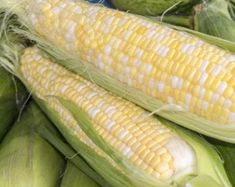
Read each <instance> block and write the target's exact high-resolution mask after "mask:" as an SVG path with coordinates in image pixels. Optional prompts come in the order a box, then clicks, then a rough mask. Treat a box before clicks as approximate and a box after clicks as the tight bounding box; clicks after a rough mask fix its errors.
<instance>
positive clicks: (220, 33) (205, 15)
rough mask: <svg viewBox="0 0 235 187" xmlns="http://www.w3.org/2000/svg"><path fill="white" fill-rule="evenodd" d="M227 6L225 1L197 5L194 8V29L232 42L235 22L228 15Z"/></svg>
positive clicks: (234, 38)
mask: <svg viewBox="0 0 235 187" xmlns="http://www.w3.org/2000/svg"><path fill="white" fill-rule="evenodd" d="M228 6H229V4H228V1H225V0H214V1H211V2H209V3H203V4H200V5H197V6H196V7H195V8H194V10H195V16H194V29H195V30H197V31H199V32H203V33H206V34H209V35H213V36H216V37H219V38H223V39H226V40H229V41H232V42H234V41H235V32H234V31H235V22H234V21H233V20H232V18H231V16H230V14H229V9H228Z"/></svg>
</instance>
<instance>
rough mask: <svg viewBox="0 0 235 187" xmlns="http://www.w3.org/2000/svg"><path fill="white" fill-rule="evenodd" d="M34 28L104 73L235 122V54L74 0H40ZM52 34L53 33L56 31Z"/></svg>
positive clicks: (33, 7) (33, 8)
mask: <svg viewBox="0 0 235 187" xmlns="http://www.w3.org/2000/svg"><path fill="white" fill-rule="evenodd" d="M32 2H33V3H32V4H29V6H28V9H27V10H28V14H29V16H30V21H31V24H32V25H33V27H34V29H35V30H36V31H37V32H38V33H39V34H40V35H43V36H44V37H45V38H46V39H47V40H49V41H50V42H52V43H53V44H54V45H56V46H60V47H61V48H62V49H64V50H66V51H69V52H70V53H73V54H75V55H77V56H78V57H80V58H81V59H82V61H83V62H84V63H90V64H93V65H95V66H96V67H97V68H99V69H100V70H101V71H103V72H104V73H106V74H108V75H109V76H112V77H114V78H116V79H118V80H119V81H121V82H124V83H126V84H127V85H129V86H132V87H134V88H137V89H139V90H141V91H144V92H145V93H146V94H148V95H151V96H153V97H155V98H157V99H159V100H161V101H163V102H164V103H166V104H175V105H180V106H182V108H184V109H185V111H188V112H192V113H194V114H197V115H198V116H201V117H204V118H206V119H208V120H211V121H214V122H217V123H218V124H231V125H232V124H234V123H235V94H234V85H235V78H234V76H233V75H234V72H235V63H234V62H235V56H234V55H232V54H231V53H229V52H227V51H224V50H221V49H219V48H218V47H215V46H212V45H210V44H207V43H205V42H203V41H202V40H199V39H197V38H194V37H191V36H190V35H188V34H186V33H183V32H178V31H174V30H172V29H170V28H167V27H165V26H162V25H159V24H158V23H152V22H149V21H147V20H145V19H141V18H139V17H136V16H134V15H131V14H128V15H127V14H126V13H124V12H120V11H116V10H111V9H107V8H104V7H101V6H96V5H91V4H89V3H86V2H82V1H77V2H74V1H71V0H35V1H32ZM52 33H53V34H52Z"/></svg>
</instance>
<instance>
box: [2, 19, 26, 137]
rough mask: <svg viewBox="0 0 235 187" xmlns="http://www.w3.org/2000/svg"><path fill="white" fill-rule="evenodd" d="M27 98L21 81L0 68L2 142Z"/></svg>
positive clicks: (3, 41) (3, 40)
mask: <svg viewBox="0 0 235 187" xmlns="http://www.w3.org/2000/svg"><path fill="white" fill-rule="evenodd" d="M0 24H1V16H0ZM9 39H11V38H9ZM5 42H6V40H5V39H3V38H1V37H0V43H1V44H2V43H5ZM0 54H1V51H0ZM1 60H2V59H1V58H0V61H1ZM26 96H27V92H26V89H25V88H24V86H23V85H22V84H21V83H20V82H19V80H18V79H17V78H16V77H14V76H13V75H12V74H10V73H9V72H7V71H6V70H5V69H4V68H3V67H1V66H0V140H1V139H2V137H3V136H4V135H5V133H6V132H7V130H8V129H9V128H10V126H11V125H12V124H13V122H14V120H16V119H17V117H18V115H20V114H19V113H20V110H21V108H22V106H23V104H24V101H25V100H26Z"/></svg>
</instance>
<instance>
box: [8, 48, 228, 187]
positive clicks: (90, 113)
mask: <svg viewBox="0 0 235 187" xmlns="http://www.w3.org/2000/svg"><path fill="white" fill-rule="evenodd" d="M12 63H14V64H12V66H11V67H12V68H13V69H12V71H14V72H15V73H16V74H17V75H18V76H19V77H20V78H21V80H22V81H23V82H24V83H25V85H26V86H27V88H28V89H29V90H31V91H32V93H33V95H34V97H35V99H36V100H37V102H38V103H39V104H40V106H41V107H42V108H43V110H44V111H45V113H46V114H47V115H48V116H49V117H50V119H51V120H52V121H53V122H54V123H55V124H56V125H57V127H58V129H59V130H60V131H61V133H62V134H63V135H64V136H65V138H66V139H67V141H68V142H69V143H70V144H71V145H72V146H73V148H74V149H75V150H76V151H78V152H79V153H80V154H81V155H82V156H83V157H84V158H85V159H86V161H87V162H88V163H89V164H90V165H91V166H92V167H93V168H94V169H95V170H96V171H97V172H99V173H100V174H101V175H102V176H103V177H104V178H105V179H106V180H107V181H108V182H110V184H112V185H113V186H133V185H134V186H143V185H148V186H162V187H164V186H166V187H168V186H169V187H170V186H173V185H178V186H179V185H183V184H185V183H186V182H188V181H190V179H191V178H193V176H201V175H202V176H203V175H206V174H207V175H209V176H210V177H212V178H213V179H214V180H215V181H216V182H217V183H218V184H220V185H222V186H231V185H230V184H229V181H228V179H227V176H226V174H225V172H224V169H223V166H222V164H221V161H220V159H219V157H218V155H217V154H216V152H215V151H214V150H213V149H211V148H210V146H209V145H207V144H206V142H204V141H203V140H201V139H200V138H198V137H197V136H195V135H193V134H192V133H189V132H187V131H184V130H182V131H181V128H176V127H175V128H173V127H170V126H172V124H171V123H169V124H171V125H169V124H168V122H166V121H164V120H163V122H161V121H159V120H158V119H156V118H154V117H153V116H151V115H150V116H149V115H148V114H147V113H146V112H145V111H144V110H143V109H141V108H139V107H137V106H136V105H134V104H131V103H129V102H128V101H125V100H123V99H122V98H119V97H116V96H114V95H112V94H110V93H109V92H107V91H105V90H103V89H102V88H99V87H98V86H96V85H94V84H92V83H90V82H88V81H87V80H85V79H83V78H82V77H79V76H77V75H75V74H73V73H71V72H70V71H68V70H66V69H65V68H63V67H61V66H59V65H58V64H55V63H53V62H52V61H51V60H50V59H49V58H48V57H47V56H45V54H43V53H42V52H40V51H39V50H38V49H37V48H29V49H26V50H25V51H24V52H23V55H22V56H21V58H20V62H19V63H18V62H17V61H16V62H12ZM42 75H43V76H42ZM94 107H95V108H94ZM96 107H98V108H96ZM114 109H115V110H114ZM188 133H189V134H188ZM128 142H129V143H128ZM150 158H152V159H150ZM100 163H102V164H100ZM107 171H109V172H107ZM133 171H135V172H133Z"/></svg>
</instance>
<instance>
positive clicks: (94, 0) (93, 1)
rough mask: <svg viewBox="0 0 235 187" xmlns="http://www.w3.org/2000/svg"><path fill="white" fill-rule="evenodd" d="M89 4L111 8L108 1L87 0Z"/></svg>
mask: <svg viewBox="0 0 235 187" xmlns="http://www.w3.org/2000/svg"><path fill="white" fill-rule="evenodd" d="M88 1H89V2H90V3H101V4H103V5H105V6H107V7H113V6H112V4H111V3H110V2H109V1H108V0H88Z"/></svg>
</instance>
